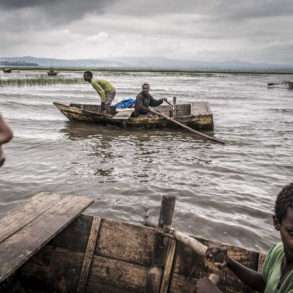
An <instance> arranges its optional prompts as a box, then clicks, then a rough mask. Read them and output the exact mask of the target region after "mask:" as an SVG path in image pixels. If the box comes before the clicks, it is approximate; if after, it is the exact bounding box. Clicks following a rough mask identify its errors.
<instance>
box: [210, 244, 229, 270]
mask: <svg viewBox="0 0 293 293" xmlns="http://www.w3.org/2000/svg"><path fill="white" fill-rule="evenodd" d="M206 257H207V259H208V260H210V261H212V262H213V263H214V264H215V265H216V266H217V267H218V268H219V269H224V268H225V267H226V266H227V262H228V254H227V248H226V247H224V246H210V247H209V248H208V250H207V252H206Z"/></svg>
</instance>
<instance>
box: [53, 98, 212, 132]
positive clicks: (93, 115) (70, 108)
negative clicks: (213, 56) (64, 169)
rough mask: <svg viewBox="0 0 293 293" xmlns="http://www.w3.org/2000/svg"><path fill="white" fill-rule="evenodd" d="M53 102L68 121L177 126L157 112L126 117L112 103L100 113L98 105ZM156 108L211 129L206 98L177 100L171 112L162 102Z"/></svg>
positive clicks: (195, 127) (161, 126)
mask: <svg viewBox="0 0 293 293" xmlns="http://www.w3.org/2000/svg"><path fill="white" fill-rule="evenodd" d="M54 105H55V106H56V107H57V109H59V110H60V112H61V113H62V114H64V115H65V116H66V117H67V118H68V119H69V120H71V121H83V122H88V123H95V124H99V125H116V126H120V127H125V128H141V127H143V128H174V127H175V128H178V127H176V125H174V124H173V123H171V122H170V121H167V120H166V119H164V118H162V117H159V116H157V115H151V116H148V115H141V116H139V117H132V116H129V117H128V116H126V117H125V115H124V116H122V115H120V113H121V112H116V110H115V107H112V113H111V114H103V113H101V108H100V106H97V105H86V104H70V105H65V104H61V103H56V102H55V103H54ZM156 110H158V111H160V112H161V113H164V114H166V115H168V116H169V117H171V116H172V113H175V115H174V116H173V117H176V120H178V121H180V122H182V123H184V124H186V125H188V126H189V127H191V128H193V129H195V130H205V131H212V130H213V129H214V122H213V114H212V113H211V111H210V109H209V106H208V104H207V103H205V102H195V103H190V104H177V105H176V106H175V109H174V111H173V112H172V109H171V107H170V106H165V105H163V106H159V107H157V108H156ZM126 111H127V110H126ZM128 111H130V114H131V112H132V110H131V109H130V110H129V109H128ZM122 112H123V111H122ZM128 113H129V112H128Z"/></svg>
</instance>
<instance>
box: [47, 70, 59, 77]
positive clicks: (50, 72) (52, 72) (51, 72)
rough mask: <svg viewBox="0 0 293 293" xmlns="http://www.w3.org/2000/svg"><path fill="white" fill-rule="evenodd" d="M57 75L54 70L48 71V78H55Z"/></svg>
mask: <svg viewBox="0 0 293 293" xmlns="http://www.w3.org/2000/svg"><path fill="white" fill-rule="evenodd" d="M57 74H58V72H57V71H56V70H54V69H50V70H49V71H48V76H56V75H57Z"/></svg>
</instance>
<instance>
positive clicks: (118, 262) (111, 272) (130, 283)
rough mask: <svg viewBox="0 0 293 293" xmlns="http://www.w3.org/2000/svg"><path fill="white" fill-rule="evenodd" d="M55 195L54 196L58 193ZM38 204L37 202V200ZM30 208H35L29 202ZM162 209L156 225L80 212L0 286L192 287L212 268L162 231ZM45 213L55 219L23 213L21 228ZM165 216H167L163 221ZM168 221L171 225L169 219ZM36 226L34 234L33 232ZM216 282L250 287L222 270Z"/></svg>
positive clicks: (34, 292) (35, 290) (65, 291)
mask: <svg viewBox="0 0 293 293" xmlns="http://www.w3.org/2000/svg"><path fill="white" fill-rule="evenodd" d="M54 196H55V198H54V200H55V201H56V195H54ZM43 200H44V199H43ZM63 200H64V199H63ZM65 200H66V199H65ZM82 200H83V205H81V207H82V206H84V205H85V204H87V203H86V202H85V200H84V199H82ZM80 201H81V199H79V198H78V199H75V203H72V206H74V207H75V206H76V203H79V204H80ZM69 203H70V198H69V199H68V198H67V205H68V209H67V210H68V211H70V212H71V214H72V211H71V210H70V209H69ZM162 203H163V200H162ZM37 204H38V205H39V206H40V203H37ZM62 205H63V204H61V203H60V204H59V205H58V211H59V215H62V216H63V215H64V213H61V211H60V208H61V207H62ZM45 206H47V205H45V204H43V206H42V209H44V208H45ZM162 206H163V204H162ZM173 208H174V207H173ZM53 209H54V208H51V210H53ZM55 210H56V208H55ZM29 211H31V212H33V211H35V209H33V206H32V204H31V206H30V209H29ZM55 213H56V212H55ZM67 213H68V212H67ZM168 213H169V211H168ZM168 213H166V214H168ZM16 214H17V213H16ZM162 214H163V213H162V209H161V214H160V220H159V221H158V223H159V226H158V227H147V226H145V225H140V224H133V223H126V222H120V221H115V220H111V219H105V218H100V217H97V216H89V215H85V214H82V215H80V216H78V217H77V218H76V219H75V220H74V221H73V222H71V223H69V224H68V225H67V226H66V228H65V229H64V230H62V232H60V233H59V234H57V236H55V237H54V238H53V239H52V238H51V239H52V240H51V241H50V242H48V244H47V245H45V246H44V247H43V248H41V249H40V250H39V252H38V253H37V254H35V255H34V256H33V257H31V258H30V259H29V260H28V261H27V262H26V263H25V264H24V265H23V266H22V267H20V268H19V269H18V270H17V271H16V272H15V274H13V275H11V276H10V277H9V278H8V279H7V280H5V282H4V283H2V284H0V291H1V292H5V293H6V292H22V293H28V292H29V293H42V292H44V293H45V292H52V293H53V292H58V293H75V292H76V293H81V292H87V293H94V292H99V293H108V292H113V293H134V292H141V293H143V292H146V293H155V292H156V293H167V292H170V293H185V292H186V293H190V292H195V291H194V290H195V284H196V282H197V280H198V279H199V278H202V277H204V276H207V275H208V274H209V273H210V272H211V271H210V269H209V268H208V267H207V266H206V265H205V263H204V260H203V259H202V257H200V256H199V255H197V254H195V253H194V252H193V251H192V250H191V249H190V247H188V246H186V245H184V244H183V243H181V242H179V241H178V240H176V239H175V238H174V236H173V235H172V234H169V233H166V230H165V229H164V227H165V226H164V225H163V226H162V225H161V224H162V223H164V216H161V215H162ZM169 214H170V213H169ZM44 215H45V218H44ZM65 215H66V214H65ZM12 216H13V217H14V222H15V218H17V216H15V214H13V215H12ZM48 216H50V220H51V222H52V223H55V224H56V221H55V222H54V213H53V212H52V211H51V212H50V213H42V214H40V216H39V217H36V218H35V220H34V222H32V220H31V219H29V218H27V219H26V220H27V221H28V226H27V225H24V224H22V223H21V225H22V226H24V228H23V229H26V230H32V229H33V228H32V227H34V226H35V225H36V226H37V227H41V226H42V225H41V223H40V221H42V218H44V220H47V219H48ZM172 216H173V214H172V215H171V217H172ZM26 217H28V215H27V216H26ZM63 217H64V216H63ZM167 217H169V216H168V215H167ZM71 218H72V217H71ZM165 218H166V217H165ZM162 219H163V220H162ZM169 219H171V218H170V217H169ZM31 222H32V223H31ZM167 222H168V221H167V220H165V223H167ZM34 223H35V224H34ZM168 224H169V225H171V220H170V221H169V223H168ZM19 230H20V229H18V230H16V233H19V234H22V235H29V236H32V234H31V232H29V233H28V234H25V233H23V232H21V231H20V232H19ZM36 232H37V231H35V233H34V234H35V236H36V237H37V235H38V233H36ZM45 233H46V227H43V230H42V234H45ZM18 238H19V237H18ZM30 238H32V237H30ZM14 239H15V237H14ZM197 239H198V240H199V241H201V242H202V243H204V244H209V243H212V241H207V240H203V239H199V238H197ZM25 240H26V241H20V242H19V243H20V246H21V247H20V248H23V245H24V246H25V245H29V246H30V245H31V244H29V242H28V239H26V238H25ZM10 242H11V241H10ZM13 244H15V241H13ZM226 246H227V245H226ZM227 247H228V253H229V255H230V256H232V257H233V258H234V259H236V260H238V261H240V262H241V263H243V264H245V265H247V266H249V267H251V268H252V269H255V270H261V269H262V264H263V259H264V256H263V255H262V254H259V253H257V252H252V251H247V250H245V249H243V248H238V247H233V246H227ZM10 250H11V249H10ZM25 251H26V250H25ZM22 256H23V254H22V253H20V257H22ZM5 257H6V256H5ZM0 266H1V264H0ZM219 287H220V288H221V289H222V290H223V292H229V293H234V292H235V293H236V292H238V293H239V292H243V293H244V292H245V293H249V292H251V293H252V292H253V291H251V290H250V289H248V288H246V287H245V286H243V285H242V284H241V282H240V281H239V280H238V279H237V278H236V277H235V276H234V275H233V274H232V273H231V272H229V271H225V272H223V273H222V275H221V279H220V283H219ZM20 288H21V290H22V291H20ZM13 290H16V291H13ZM17 290H19V291H17Z"/></svg>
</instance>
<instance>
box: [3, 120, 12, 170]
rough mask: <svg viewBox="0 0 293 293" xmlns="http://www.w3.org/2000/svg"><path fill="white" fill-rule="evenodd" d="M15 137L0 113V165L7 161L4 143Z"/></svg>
mask: <svg viewBox="0 0 293 293" xmlns="http://www.w3.org/2000/svg"><path fill="white" fill-rule="evenodd" d="M12 137H13V133H12V130H11V129H10V127H9V126H8V124H7V123H6V122H5V121H4V119H3V118H2V117H1V115H0V167H1V166H2V165H3V164H4V162H5V156H4V153H3V149H2V145H3V144H5V143H8V142H9V141H10V140H11V139H12Z"/></svg>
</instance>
